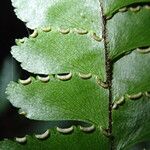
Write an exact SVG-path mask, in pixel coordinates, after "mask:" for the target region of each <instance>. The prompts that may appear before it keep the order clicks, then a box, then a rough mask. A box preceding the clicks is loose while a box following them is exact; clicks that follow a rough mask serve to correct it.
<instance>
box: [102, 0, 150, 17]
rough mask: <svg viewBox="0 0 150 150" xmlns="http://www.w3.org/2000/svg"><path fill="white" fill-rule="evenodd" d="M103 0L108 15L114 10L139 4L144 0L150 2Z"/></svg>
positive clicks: (149, 0) (139, 0) (140, 0)
mask: <svg viewBox="0 0 150 150" xmlns="http://www.w3.org/2000/svg"><path fill="white" fill-rule="evenodd" d="M101 1H102V2H103V7H104V13H105V15H107V16H111V15H112V14H113V13H114V12H116V11H118V10H119V9H120V8H122V7H125V6H128V5H131V4H139V5H140V3H144V2H150V0H101Z"/></svg>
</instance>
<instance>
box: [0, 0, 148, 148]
mask: <svg viewBox="0 0 150 150" xmlns="http://www.w3.org/2000/svg"><path fill="white" fill-rule="evenodd" d="M145 2H150V1H148V0H140V1H139V0H126V1H123V0H106V1H101V4H100V3H99V1H98V0H94V1H93V0H86V2H83V1H82V0H79V1H76V0H73V1H72V0H69V1H66V0H61V1H60V0H53V1H49V0H45V1H44V2H41V1H40V0H33V1H32V4H31V2H27V1H26V0H21V1H20V0H12V4H13V6H14V7H16V8H15V11H16V14H17V17H18V18H20V19H21V20H22V21H24V22H27V26H28V27H29V28H31V29H36V32H34V34H32V35H31V36H30V37H29V38H24V39H23V40H18V41H17V46H13V47H12V54H13V57H15V58H16V60H18V61H19V62H21V66H22V67H23V69H26V70H28V71H30V72H32V73H36V74H47V75H48V74H55V75H49V77H50V80H49V81H48V82H46V83H43V82H41V81H40V80H39V79H34V78H31V79H32V82H31V83H30V84H28V85H22V84H21V83H15V82H11V83H10V84H9V86H8V88H7V94H8V99H9V100H10V102H11V103H12V104H13V105H14V106H16V107H18V108H21V109H22V110H23V111H25V112H27V117H28V118H30V119H36V120H66V119H67V120H82V121H85V122H90V123H92V124H94V125H95V126H96V131H94V132H93V133H90V134H89V133H88V134H85V136H84V134H83V133H82V132H81V131H78V130H76V132H77V133H73V134H72V135H57V134H58V133H56V134H54V135H56V137H57V136H58V137H57V138H62V139H61V141H62V143H56V142H57V140H55V137H54V140H52V141H51V140H50V139H47V141H46V140H45V141H42V142H40V144H42V146H41V147H42V148H49V147H52V149H60V147H61V146H64V148H65V149H67V148H68V149H69V148H70V147H71V149H72V147H74V149H90V148H92V149H109V146H108V145H109V144H108V139H107V138H109V139H113V138H112V137H114V147H115V149H117V150H121V149H128V148H129V147H130V146H132V145H133V144H135V143H137V142H139V141H144V140H149V139H150V133H149V132H148V130H149V124H150V117H149V116H148V114H149V110H150V109H149V108H150V99H149V97H150V94H149V91H150V81H149V80H150V75H149V72H150V67H149V65H148V63H149V58H150V53H149V51H150V50H149V47H148V46H150V40H149V37H150V28H149V27H150V21H149V20H150V6H149V5H148V4H149V3H145ZM29 3H30V4H29ZM31 6H32V8H30V7H31ZM77 6H78V7H77ZM132 6H133V7H132ZM39 7H40V8H39ZM122 7H125V9H124V10H123V11H122V10H119V9H121V8H122ZM101 8H103V12H101ZM66 10H67V11H66ZM103 15H105V17H104V18H103V19H105V18H107V19H108V18H109V20H105V21H106V24H105V23H104V22H103V19H102V16H103ZM110 17H111V18H110ZM37 18H38V19H37ZM45 27H46V28H45ZM105 29H106V30H105ZM102 34H103V36H102ZM105 36H106V37H105ZM103 38H104V39H103ZM107 55H108V56H107ZM108 59H109V61H110V62H109V63H110V64H109V65H111V69H112V70H108V67H109V66H107V63H108V62H107V63H106V61H108ZM105 64H106V65H105ZM106 70H107V71H106ZM108 71H109V73H111V71H112V81H110V82H112V86H110V85H108V86H110V87H109V88H108V87H107V84H106V83H105V81H106V80H107V77H108ZM69 72H71V73H72V78H71V79H70V80H67V81H62V80H60V77H57V75H56V74H61V73H69ZM81 74H82V77H81ZM90 75H92V77H91V78H90ZM79 76H80V77H79ZM87 76H89V77H88V78H89V79H83V78H85V77H86V78H87ZM110 91H112V95H110ZM110 96H111V99H112V102H111V105H112V107H111V110H109V111H111V112H112V123H111V125H112V135H108V129H107V127H108V124H109V123H110V118H109V117H108V114H109V113H110V112H108V105H109V102H110V101H109V98H110ZM53 132H54V131H53ZM123 133H124V134H123ZM104 135H105V137H104ZM106 136H107V137H106ZM78 138H81V139H78ZM63 140H64V141H63ZM86 140H87V141H86ZM48 141H50V142H51V143H49V142H48ZM73 141H75V142H73ZM92 141H93V142H94V143H95V144H96V145H93V142H92ZM100 141H101V142H100ZM47 142H48V143H47ZM33 143H37V144H36V145H37V146H38V144H39V141H37V140H36V139H34V138H32V137H29V139H28V142H27V143H26V144H25V145H24V148H25V147H26V149H27V148H29V147H31V146H33ZM76 143H78V144H76ZM91 143H92V144H91ZM0 144H2V146H6V145H7V146H8V148H9V147H10V146H11V145H13V144H14V146H16V145H18V144H16V143H14V142H12V141H9V140H8V141H3V142H1V143H0ZM73 144H76V146H71V145H73ZM55 146H58V147H55ZM59 146H60V147H59ZM89 146H91V147H89ZM20 147H21V148H23V146H22V145H20ZM17 148H19V146H17ZM33 148H36V147H33Z"/></svg>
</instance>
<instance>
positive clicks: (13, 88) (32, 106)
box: [7, 75, 108, 126]
mask: <svg viewBox="0 0 150 150" xmlns="http://www.w3.org/2000/svg"><path fill="white" fill-rule="evenodd" d="M7 94H8V99H9V100H10V102H11V103H12V104H13V105H14V106H15V107H18V108H21V109H22V110H24V111H25V112H27V117H28V118H31V119H35V120H82V121H86V122H93V123H94V124H100V125H101V126H107V122H108V116H107V108H108V103H107V97H108V91H107V90H106V89H103V88H102V87H100V86H99V85H98V84H97V83H96V80H95V78H94V77H93V78H91V79H88V80H84V79H81V78H80V77H78V76H75V75H74V76H73V77H72V79H71V80H68V81H61V80H59V79H56V78H53V77H51V79H50V81H49V82H48V83H42V82H41V81H40V80H35V79H34V78H32V82H31V83H30V84H28V85H22V84H18V83H15V82H11V83H10V84H9V85H8V87H7Z"/></svg>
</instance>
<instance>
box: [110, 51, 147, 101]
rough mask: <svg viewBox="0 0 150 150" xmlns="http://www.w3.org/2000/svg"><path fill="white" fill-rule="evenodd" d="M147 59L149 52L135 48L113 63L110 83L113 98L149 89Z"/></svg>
mask: <svg viewBox="0 0 150 150" xmlns="http://www.w3.org/2000/svg"><path fill="white" fill-rule="evenodd" d="M143 52H144V50H143ZM149 60H150V53H148V54H144V53H140V52H138V50H135V51H133V52H132V53H130V54H128V55H126V56H124V57H123V58H121V59H119V60H118V61H117V62H116V63H115V64H114V71H113V72H114V75H113V84H112V90H113V95H114V98H119V97H121V96H123V95H125V94H129V95H130V94H137V93H139V92H145V91H149V90H150V74H149V72H150V67H149V65H148V62H149Z"/></svg>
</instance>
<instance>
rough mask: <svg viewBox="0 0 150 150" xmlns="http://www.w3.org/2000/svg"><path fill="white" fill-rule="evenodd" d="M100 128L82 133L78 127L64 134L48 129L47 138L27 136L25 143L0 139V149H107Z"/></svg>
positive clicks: (107, 145)
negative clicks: (48, 134) (40, 138)
mask: <svg viewBox="0 0 150 150" xmlns="http://www.w3.org/2000/svg"><path fill="white" fill-rule="evenodd" d="M105 138H106V137H104V136H103V135H102V134H101V133H100V130H99V129H97V130H96V131H94V132H92V133H84V132H82V131H80V129H79V128H77V129H74V131H73V133H70V134H67V135H64V134H62V133H58V131H56V130H54V129H53V130H52V129H51V130H50V137H49V138H48V139H44V140H39V139H37V138H35V137H34V136H27V142H26V143H25V144H19V143H18V142H15V141H13V140H12V141H11V140H4V141H0V148H1V150H35V149H36V150H41V149H51V150H62V149H66V150H70V149H71V150H79V149H83V150H85V149H89V150H90V149H93V150H99V149H109V144H108V141H107V139H105Z"/></svg>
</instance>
